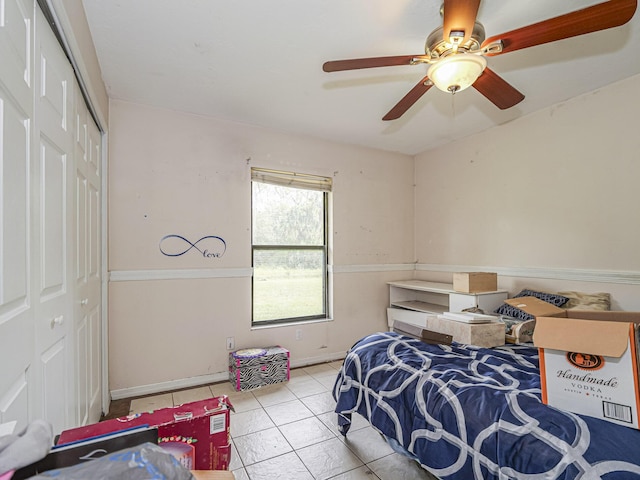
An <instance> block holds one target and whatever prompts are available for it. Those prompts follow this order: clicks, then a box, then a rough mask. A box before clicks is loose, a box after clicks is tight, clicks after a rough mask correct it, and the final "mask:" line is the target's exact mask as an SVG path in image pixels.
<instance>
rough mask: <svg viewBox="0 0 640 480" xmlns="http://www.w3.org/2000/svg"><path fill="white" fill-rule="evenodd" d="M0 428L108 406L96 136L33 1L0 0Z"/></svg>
mask: <svg viewBox="0 0 640 480" xmlns="http://www.w3.org/2000/svg"><path fill="white" fill-rule="evenodd" d="M0 9H1V10H2V11H0V58H2V62H1V63H0V157H1V160H2V164H1V169H0V181H1V186H2V193H1V197H0V227H1V229H2V230H1V232H0V422H6V421H11V420H16V421H17V422H18V426H19V427H21V426H24V425H26V424H27V423H28V422H30V421H32V420H34V419H36V418H44V419H46V420H48V421H49V422H51V424H52V425H53V428H54V432H55V433H59V432H61V431H62V430H64V429H66V428H70V427H73V426H77V425H81V424H85V423H89V422H95V421H97V420H98V419H99V417H100V411H101V405H100V402H101V391H100V389H101V378H100V374H101V368H100V359H101V351H100V349H101V345H102V340H101V338H100V334H101V328H100V327H101V318H100V312H101V297H100V282H101V271H100V245H99V242H100V237H101V235H100V218H99V216H100V185H101V182H100V163H101V162H100V133H99V132H98V129H97V127H96V126H95V124H94V122H93V121H92V119H91V117H90V115H89V114H88V112H87V108H86V106H85V103H84V101H83V99H82V96H81V94H80V92H79V87H78V86H77V82H76V79H75V77H74V73H73V69H72V68H71V65H70V64H69V62H68V60H67V58H66V56H65V54H64V52H63V51H62V49H61V47H60V46H59V44H58V42H57V40H56V38H55V36H54V34H53V32H52V31H51V28H50V27H49V25H48V24H47V22H46V21H45V19H44V16H43V14H42V12H41V11H40V9H39V7H38V6H37V5H35V3H34V1H33V0H4V1H0Z"/></svg>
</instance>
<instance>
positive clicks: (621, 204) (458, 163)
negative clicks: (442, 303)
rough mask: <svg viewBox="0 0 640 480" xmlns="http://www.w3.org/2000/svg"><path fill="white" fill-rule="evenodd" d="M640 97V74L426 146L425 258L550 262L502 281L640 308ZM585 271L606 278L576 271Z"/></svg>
mask: <svg viewBox="0 0 640 480" xmlns="http://www.w3.org/2000/svg"><path fill="white" fill-rule="evenodd" d="M637 105H640V76H636V77H633V78H631V79H628V80H626V81H623V82H620V83H617V84H615V85H611V86H609V87H606V88H603V89H601V90H598V91H595V92H593V93H591V94H588V95H584V96H581V97H579V98H575V99H572V100H570V101H567V102H565V103H562V104H559V105H556V106H554V107H552V108H549V109H545V110H542V111H540V112H538V113H536V114H533V115H530V116H528V117H524V118H521V119H519V120H516V121H514V122H511V123H509V124H506V125H503V126H500V127H497V128H493V129H491V130H488V131H486V132H483V133H482V134H479V135H474V136H472V137H469V138H467V139H464V140H461V141H458V142H456V143H455V144H453V145H448V146H446V147H443V148H439V149H436V150H433V151H429V152H425V153H423V154H421V155H419V156H417V157H416V184H417V187H416V239H417V240H416V256H417V261H418V263H419V264H430V265H432V264H441V265H443V267H446V268H444V269H445V270H446V269H447V268H449V269H455V268H454V267H452V266H455V265H464V266H472V267H473V266H475V267H477V268H478V269H483V268H494V267H497V268H498V269H499V268H501V267H507V271H508V270H509V269H512V270H513V269H517V268H520V269H522V274H523V275H525V276H526V274H527V272H529V273H530V274H531V275H538V274H540V275H542V276H544V273H541V272H539V271H538V269H541V270H543V271H544V270H545V269H548V270H550V274H549V275H548V277H551V278H536V279H530V278H529V279H528V278H526V277H525V278H523V277H513V278H508V277H507V276H504V277H503V278H501V285H500V286H501V287H502V288H508V289H510V290H511V292H512V293H516V292H517V291H518V290H519V289H520V288H521V287H523V286H537V287H538V288H543V289H545V288H546V289H548V290H551V291H557V290H559V289H577V290H580V291H586V292H598V291H609V292H611V293H613V296H614V302H615V306H616V307H617V308H623V309H627V310H633V309H635V310H640V287H639V285H638V280H639V279H640V253H639V245H640V194H639V193H638V192H639V190H638V181H639V180H640V157H639V156H638V151H640V134H639V132H638V120H637V109H636V108H630V107H631V106H637ZM563 269H566V270H567V271H566V272H563V271H562V270H563ZM585 271H586V272H588V274H589V275H594V276H595V277H596V278H595V279H594V280H595V281H593V282H591V281H587V282H585V281H582V280H579V281H578V280H575V279H573V280H572V279H571V278H573V277H578V278H580V279H582V278H583V277H585V276H587V273H585ZM625 273H628V274H629V276H630V277H632V284H623V283H619V282H618V281H617V280H616V281H614V282H612V283H609V282H608V280H607V277H609V276H610V277H613V278H614V279H616V278H619V277H621V276H624V274H625ZM420 276H422V277H426V278H433V277H434V275H429V274H428V273H424V272H421V274H420ZM435 277H437V278H439V279H440V280H443V281H447V279H450V274H448V275H443V274H438V275H435ZM554 277H558V278H559V280H558V279H554ZM598 277H600V281H598V279H599V278H598ZM634 282H635V283H634Z"/></svg>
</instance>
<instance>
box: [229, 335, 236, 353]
mask: <svg viewBox="0 0 640 480" xmlns="http://www.w3.org/2000/svg"><path fill="white" fill-rule="evenodd" d="M235 343H236V342H235V341H234V339H233V337H227V350H233V349H234V347H235Z"/></svg>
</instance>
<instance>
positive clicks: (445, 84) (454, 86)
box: [427, 54, 487, 93]
mask: <svg viewBox="0 0 640 480" xmlns="http://www.w3.org/2000/svg"><path fill="white" fill-rule="evenodd" d="M486 66H487V61H486V60H485V59H484V57H482V56H480V55H472V54H458V55H450V56H448V57H445V58H443V59H441V60H439V61H438V62H436V63H434V64H433V65H431V66H430V67H429V70H428V72H427V74H428V76H429V79H430V80H431V81H432V82H433V84H434V85H435V86H436V87H438V88H439V89H440V90H442V91H443V92H450V93H456V92H460V91H462V90H464V89H465V88H469V87H470V86H471V85H473V82H475V81H476V80H477V79H478V77H479V76H480V75H481V74H482V72H483V71H484V69H485V68H486Z"/></svg>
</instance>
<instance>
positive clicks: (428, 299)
mask: <svg viewBox="0 0 640 480" xmlns="http://www.w3.org/2000/svg"><path fill="white" fill-rule="evenodd" d="M388 285H389V308H388V309H387V322H388V325H389V328H391V327H392V326H393V322H394V321H395V320H400V321H403V322H407V323H411V324H413V325H418V326H422V327H425V326H426V324H427V317H428V316H429V315H437V314H440V313H443V312H460V311H462V310H464V309H466V308H472V307H477V308H480V309H482V310H483V311H484V312H485V313H489V314H490V313H492V312H493V311H494V310H495V309H496V308H498V307H499V306H500V305H501V304H502V302H504V300H505V299H507V297H508V296H509V292H508V291H507V290H496V291H494V292H476V293H462V292H456V291H455V290H454V289H453V284H450V283H438V282H427V281H424V280H400V281H397V282H388Z"/></svg>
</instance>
